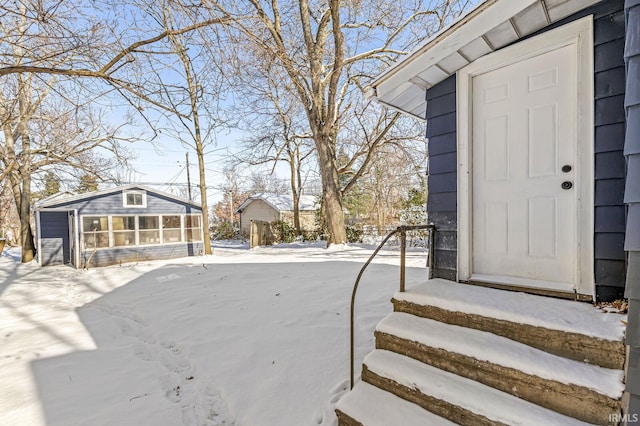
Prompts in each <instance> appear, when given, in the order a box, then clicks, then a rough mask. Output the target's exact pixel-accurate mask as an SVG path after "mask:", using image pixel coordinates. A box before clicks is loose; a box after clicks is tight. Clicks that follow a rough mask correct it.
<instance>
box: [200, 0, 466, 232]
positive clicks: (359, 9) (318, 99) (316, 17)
mask: <svg viewBox="0 0 640 426" xmlns="http://www.w3.org/2000/svg"><path fill="white" fill-rule="evenodd" d="M461 3H464V4H466V3H468V2H466V1H455V0H440V1H433V2H428V1H426V2H422V1H415V2H411V3H410V4H409V3H408V2H397V1H391V0H376V1H374V2H368V3H367V4H363V3H362V2H359V1H343V2H340V1H339V0H326V1H319V2H309V1H308V0H299V1H297V2H290V1H284V2H282V3H279V2H278V1H277V0H272V1H270V2H260V1H259V0H248V1H247V2H245V3H240V4H236V2H225V1H223V0H219V1H213V0H212V1H210V2H209V4H212V5H215V6H216V7H217V8H218V9H219V10H220V11H221V13H223V14H224V16H225V17H228V18H229V19H232V20H233V22H234V25H235V27H236V28H238V30H239V32H240V34H241V36H242V37H244V38H246V39H247V40H249V42H250V45H251V48H252V49H259V50H260V51H262V52H263V56H264V57H271V58H275V61H276V62H277V64H278V66H279V67H280V68H281V69H282V71H283V73H282V74H283V75H285V76H286V78H287V84H288V85H290V87H291V88H292V90H293V92H294V93H295V94H296V96H297V99H298V101H299V103H300V105H301V106H302V108H303V110H304V113H305V116H306V119H307V125H308V129H309V132H310V133H311V136H312V139H313V141H314V145H315V148H316V155H317V158H318V164H319V170H320V175H321V178H322V191H323V208H324V212H325V215H326V226H327V230H328V234H329V235H328V242H329V243H330V244H332V243H341V242H345V241H346V233H345V226H344V214H343V200H342V194H343V192H344V189H345V188H343V187H342V186H341V182H340V172H341V171H340V165H339V164H338V162H337V152H338V144H339V140H340V138H341V136H342V134H341V132H342V129H343V126H344V124H345V120H347V119H348V116H349V115H350V114H349V111H350V110H351V108H352V107H353V105H354V99H355V98H357V97H360V96H361V89H362V88H364V86H365V85H366V83H367V82H368V80H369V79H370V78H371V77H370V76H371V75H374V74H377V73H378V72H379V71H380V70H381V66H383V65H384V64H389V63H390V61H392V60H393V59H394V58H395V57H397V56H398V55H400V54H402V53H404V52H405V51H406V50H405V49H406V48H407V47H411V46H412V45H413V44H414V43H415V42H416V37H415V36H413V35H412V34H411V32H412V31H415V30H416V29H417V28H419V29H420V30H421V32H422V34H425V33H429V32H432V31H435V30H437V29H438V28H440V27H441V26H442V25H443V23H444V22H445V21H446V19H447V17H448V16H451V12H452V11H453V10H459V9H458V8H457V7H453V6H454V5H457V4H461ZM381 11H384V13H381ZM238 37H240V35H239V36H238ZM395 120H397V118H395V117H393V116H391V117H390V118H389V119H385V120H384V121H383V123H384V126H383V127H381V128H377V129H372V130H370V131H369V135H370V137H369V141H368V143H369V145H372V144H373V145H377V144H379V142H377V141H382V140H384V139H385V135H386V133H387V132H388V131H389V129H390V128H391V127H392V126H393V125H394V123H395ZM365 161H366V157H365ZM363 172H364V170H363Z"/></svg>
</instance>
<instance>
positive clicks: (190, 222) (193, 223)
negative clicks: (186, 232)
mask: <svg viewBox="0 0 640 426" xmlns="http://www.w3.org/2000/svg"><path fill="white" fill-rule="evenodd" d="M184 227H185V228H199V227H200V216H195V215H193V216H189V215H187V216H186V217H185V222H184Z"/></svg>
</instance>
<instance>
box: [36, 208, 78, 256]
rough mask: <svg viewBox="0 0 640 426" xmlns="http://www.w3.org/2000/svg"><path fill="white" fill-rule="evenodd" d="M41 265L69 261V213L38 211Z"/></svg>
mask: <svg viewBox="0 0 640 426" xmlns="http://www.w3.org/2000/svg"><path fill="white" fill-rule="evenodd" d="M40 228H41V229H40V250H41V253H40V256H41V259H42V260H41V262H42V264H41V266H48V265H64V264H67V263H70V262H71V255H70V250H71V246H70V242H69V215H68V213H67V212H47V211H41V212H40Z"/></svg>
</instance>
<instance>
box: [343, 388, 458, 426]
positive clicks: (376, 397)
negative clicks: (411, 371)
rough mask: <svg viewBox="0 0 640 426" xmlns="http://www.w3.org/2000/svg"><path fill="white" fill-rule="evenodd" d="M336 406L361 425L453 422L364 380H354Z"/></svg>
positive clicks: (412, 425) (446, 424) (410, 425)
mask: <svg viewBox="0 0 640 426" xmlns="http://www.w3.org/2000/svg"><path fill="white" fill-rule="evenodd" d="M336 409H338V410H340V411H342V412H343V413H345V414H347V415H348V416H350V417H351V418H352V419H354V420H357V421H359V422H360V423H362V424H363V425H364V426H389V425H403V426H424V425H430V426H449V425H454V424H455V423H452V422H450V421H449V420H446V419H443V418H442V417H439V416H437V415H435V414H433V413H431V412H429V411H427V410H425V409H423V408H421V407H420V406H418V405H416V404H413V403H411V402H409V401H405V400H404V399H402V398H400V397H397V396H395V395H394V394H392V393H389V392H386V391H384V390H382V389H378V388H377V387H375V386H372V385H370V384H368V383H365V382H359V383H357V384H356V385H355V386H354V387H353V390H352V391H351V392H349V393H347V394H346V395H345V396H344V397H342V398H341V399H340V401H338V404H337V405H336Z"/></svg>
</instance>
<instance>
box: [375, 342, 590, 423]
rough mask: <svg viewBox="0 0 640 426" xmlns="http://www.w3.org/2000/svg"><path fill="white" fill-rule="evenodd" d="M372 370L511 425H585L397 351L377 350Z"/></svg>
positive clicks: (409, 386) (404, 384) (401, 383)
mask: <svg viewBox="0 0 640 426" xmlns="http://www.w3.org/2000/svg"><path fill="white" fill-rule="evenodd" d="M364 364H365V365H366V366H367V368H368V369H369V371H371V372H373V373H375V374H377V375H379V376H382V377H385V378H387V379H391V380H393V381H394V382H396V383H398V384H400V385H402V386H405V387H408V388H410V389H416V390H418V391H420V392H421V393H423V394H425V395H429V396H431V397H434V398H437V399H440V400H443V401H447V402H448V403H450V404H453V405H456V406H459V407H462V408H465V409H467V410H469V411H472V412H474V413H476V414H478V415H481V416H484V417H486V418H488V419H489V420H491V421H494V422H501V423H504V424H509V425H531V426H537V425H541V424H544V425H547V426H553V425H558V426H571V425H586V424H588V423H584V422H581V421H579V420H576V419H573V418H571V417H567V416H564V415H562V414H558V413H556V412H554V411H551V410H548V409H546V408H542V407H540V406H538V405H535V404H532V403H530V402H527V401H525V400H522V399H519V398H517V397H515V396H512V395H509V394H506V393H504V392H501V391H498V390H496V389H494V388H491V387H489V386H485V385H483V384H481V383H478V382H475V381H473V380H470V379H466V378H463V377H460V376H456V375H455V374H452V373H448V372H446V371H443V370H439V369H437V368H435V367H431V366H429V365H427V364H423V363H421V362H420V361H416V360H414V359H412V358H409V357H406V356H403V355H399V354H396V353H394V352H390V351H386V350H380V349H376V350H374V351H373V352H371V353H370V354H369V355H367V357H366V358H365V360H364Z"/></svg>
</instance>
